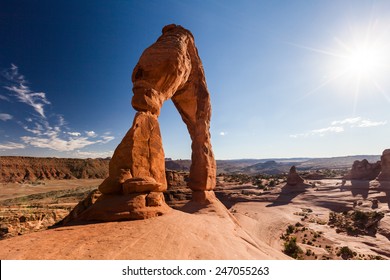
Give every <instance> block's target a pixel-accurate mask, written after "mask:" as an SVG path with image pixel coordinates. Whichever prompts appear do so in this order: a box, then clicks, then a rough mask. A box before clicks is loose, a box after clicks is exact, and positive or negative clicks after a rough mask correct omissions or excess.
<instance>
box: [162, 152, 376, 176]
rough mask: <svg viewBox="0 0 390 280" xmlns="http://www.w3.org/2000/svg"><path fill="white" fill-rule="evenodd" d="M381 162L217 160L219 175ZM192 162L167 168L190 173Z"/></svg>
mask: <svg viewBox="0 0 390 280" xmlns="http://www.w3.org/2000/svg"><path fill="white" fill-rule="evenodd" d="M363 159H367V160H368V161H369V162H376V161H378V160H380V155H356V156H344V157H331V158H269V159H235V160H217V173H245V174H256V173H263V174H269V175H273V174H280V173H285V172H288V171H289V170H290V167H291V166H292V165H295V166H296V167H297V170H298V171H310V170H319V169H349V168H351V166H352V164H353V162H354V161H355V160H363ZM190 165H191V161H190V160H167V161H166V162H165V166H166V168H167V169H171V170H183V171H189V168H190Z"/></svg>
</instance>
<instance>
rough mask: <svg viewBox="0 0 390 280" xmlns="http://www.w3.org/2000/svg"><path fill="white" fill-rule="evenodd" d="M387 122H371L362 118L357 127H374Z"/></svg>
mask: <svg viewBox="0 0 390 280" xmlns="http://www.w3.org/2000/svg"><path fill="white" fill-rule="evenodd" d="M385 124H387V121H380V122H373V121H370V120H362V121H361V122H360V123H359V124H358V125H357V126H358V127H374V126H381V125H385Z"/></svg>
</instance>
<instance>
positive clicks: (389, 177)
mask: <svg viewBox="0 0 390 280" xmlns="http://www.w3.org/2000/svg"><path fill="white" fill-rule="evenodd" d="M381 165H382V168H381V173H380V174H379V175H378V177H377V180H378V181H390V149H386V150H384V151H383V153H382V156H381Z"/></svg>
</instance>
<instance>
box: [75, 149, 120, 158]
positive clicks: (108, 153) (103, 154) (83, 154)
mask: <svg viewBox="0 0 390 280" xmlns="http://www.w3.org/2000/svg"><path fill="white" fill-rule="evenodd" d="M112 154H113V151H106V152H83V151H77V156H80V157H83V158H106V157H111V156H112Z"/></svg>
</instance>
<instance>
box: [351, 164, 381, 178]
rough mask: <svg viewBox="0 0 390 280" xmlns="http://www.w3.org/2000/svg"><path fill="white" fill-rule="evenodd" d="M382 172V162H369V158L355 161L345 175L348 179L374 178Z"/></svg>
mask: <svg viewBox="0 0 390 280" xmlns="http://www.w3.org/2000/svg"><path fill="white" fill-rule="evenodd" d="M380 172H381V162H380V161H377V162H375V163H369V162H368V160H366V159H363V160H361V161H360V160H356V161H354V163H353V165H352V168H351V170H350V171H349V172H348V174H347V175H346V176H345V177H344V179H347V180H369V181H371V180H374V179H375V178H376V177H377V176H378V175H379V173H380Z"/></svg>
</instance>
